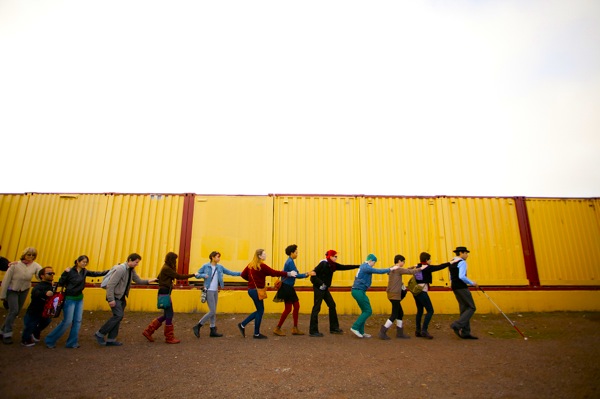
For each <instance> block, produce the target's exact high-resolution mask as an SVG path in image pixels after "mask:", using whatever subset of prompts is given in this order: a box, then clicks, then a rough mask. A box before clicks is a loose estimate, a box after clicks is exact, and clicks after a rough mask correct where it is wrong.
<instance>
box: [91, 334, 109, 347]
mask: <svg viewBox="0 0 600 399" xmlns="http://www.w3.org/2000/svg"><path fill="white" fill-rule="evenodd" d="M94 338H96V342H98V345H102V346H106V341H105V340H104V337H103V336H101V335H98V334H97V333H94Z"/></svg>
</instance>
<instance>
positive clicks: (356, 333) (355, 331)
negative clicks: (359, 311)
mask: <svg viewBox="0 0 600 399" xmlns="http://www.w3.org/2000/svg"><path fill="white" fill-rule="evenodd" d="M350 332H352V334H354V335H356V336H357V337H358V338H362V337H363V335H362V334H361V333H360V332H358V330H355V329H354V328H351V329H350Z"/></svg>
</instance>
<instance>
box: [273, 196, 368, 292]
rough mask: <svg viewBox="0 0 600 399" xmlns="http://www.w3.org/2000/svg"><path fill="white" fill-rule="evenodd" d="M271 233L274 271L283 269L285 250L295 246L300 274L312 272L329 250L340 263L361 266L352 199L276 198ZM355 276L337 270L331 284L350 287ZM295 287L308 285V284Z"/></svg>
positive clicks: (303, 282) (357, 215)
mask: <svg viewBox="0 0 600 399" xmlns="http://www.w3.org/2000/svg"><path fill="white" fill-rule="evenodd" d="M274 232H275V234H274V237H273V247H274V248H275V249H276V253H275V255H274V265H276V266H277V268H278V269H281V268H283V264H284V263H285V261H286V259H287V255H286V254H285V247H287V246H288V245H290V244H296V245H298V254H299V255H298V260H297V261H296V266H297V267H298V269H299V270H300V271H301V272H305V271H310V270H312V269H314V267H315V266H317V265H318V264H319V262H320V261H321V260H323V259H324V258H325V252H327V251H328V250H330V249H334V250H336V251H337V252H339V254H340V256H339V258H338V262H339V263H340V264H343V265H358V264H360V263H361V258H362V255H361V241H360V210H359V206H358V201H357V199H356V198H355V197H321V196H319V197H310V196H306V197H304V196H276V197H275V208H274ZM366 255H367V254H364V256H366ZM355 275H356V270H348V271H338V272H336V273H335V275H334V278H333V283H332V285H333V286H337V287H340V286H342V287H347V286H351V285H352V283H353V282H354V276H355ZM296 284H297V285H299V286H310V281H309V279H306V280H298V281H297V283H296Z"/></svg>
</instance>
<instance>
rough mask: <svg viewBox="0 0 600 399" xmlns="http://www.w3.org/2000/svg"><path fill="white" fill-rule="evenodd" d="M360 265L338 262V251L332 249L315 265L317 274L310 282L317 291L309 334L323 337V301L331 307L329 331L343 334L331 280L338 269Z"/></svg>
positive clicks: (354, 267)
mask: <svg viewBox="0 0 600 399" xmlns="http://www.w3.org/2000/svg"><path fill="white" fill-rule="evenodd" d="M359 267H360V265H340V264H339V263H337V252H336V251H334V250H333V249H330V250H329V251H327V253H326V254H325V259H323V260H322V261H321V262H319V264H318V265H317V267H315V269H314V271H315V274H316V275H315V276H312V277H311V278H310V282H311V283H312V284H313V291H314V293H315V302H314V305H313V308H312V312H311V314H310V330H309V335H310V336H311V337H322V336H323V334H322V333H320V332H319V312H320V311H321V304H322V303H323V301H325V303H326V304H327V306H328V307H329V332H330V333H331V334H343V333H344V331H343V330H342V329H341V328H340V323H339V321H338V317H337V311H336V309H335V301H334V300H333V296H331V292H329V287H331V280H332V279H333V273H334V272H335V271H336V270H351V269H358V268H359Z"/></svg>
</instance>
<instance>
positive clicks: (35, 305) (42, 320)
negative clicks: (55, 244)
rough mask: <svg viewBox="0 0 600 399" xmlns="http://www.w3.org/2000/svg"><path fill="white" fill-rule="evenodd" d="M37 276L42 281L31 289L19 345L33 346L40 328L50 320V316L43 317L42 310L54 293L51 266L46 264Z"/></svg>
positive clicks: (37, 338) (40, 330) (38, 338)
mask: <svg viewBox="0 0 600 399" xmlns="http://www.w3.org/2000/svg"><path fill="white" fill-rule="evenodd" d="M38 277H39V278H40V280H42V281H41V282H40V283H38V284H37V285H36V286H35V288H34V289H33V290H31V302H30V303H29V307H28V308H27V313H25V318H24V319H23V322H24V324H25V328H24V329H23V334H22V335H21V345H23V346H34V345H35V343H36V342H38V341H39V340H40V334H41V332H42V330H43V329H44V328H46V327H48V325H49V324H50V322H51V321H52V319H50V318H46V317H43V316H42V312H43V311H44V306H45V305H46V300H47V299H48V298H50V297H51V296H52V295H53V294H54V292H53V291H52V281H53V280H54V271H52V268H51V267H49V266H46V267H44V268H42V269H41V270H40V271H39V273H38Z"/></svg>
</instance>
